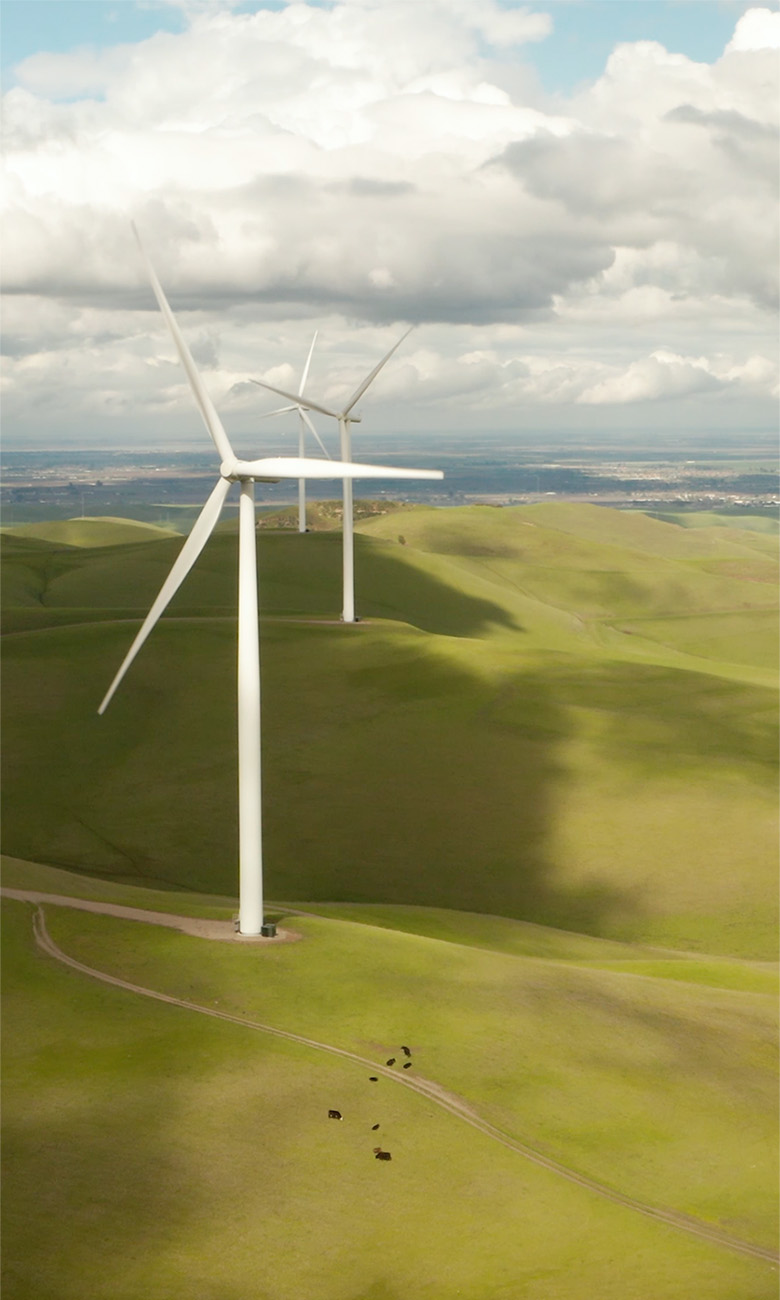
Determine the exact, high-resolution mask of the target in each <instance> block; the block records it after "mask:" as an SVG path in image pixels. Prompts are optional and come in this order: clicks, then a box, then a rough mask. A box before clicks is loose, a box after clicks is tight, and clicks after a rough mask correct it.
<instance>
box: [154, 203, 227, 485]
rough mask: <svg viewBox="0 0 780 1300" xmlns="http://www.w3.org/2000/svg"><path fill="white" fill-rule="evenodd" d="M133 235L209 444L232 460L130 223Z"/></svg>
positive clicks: (219, 423)
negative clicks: (209, 439) (212, 444)
mask: <svg viewBox="0 0 780 1300" xmlns="http://www.w3.org/2000/svg"><path fill="white" fill-rule="evenodd" d="M133 232H134V234H135V237H136V239H137V241H138V247H139V248H140V250H141V256H142V257H143V259H144V262H145V264H146V271H147V274H148V276H149V280H150V282H151V286H152V289H153V291H154V296H155V298H156V299H157V305H158V307H159V308H160V311H161V312H162V314H163V316H164V317H165V323H166V325H167V326H168V329H169V330H170V334H171V338H172V339H173V341H174V344H175V345H176V351H177V352H178V354H179V360H180V361H181V363H182V365H183V366H184V369H185V371H186V373H187V378H188V379H189V381H190V388H191V389H192V393H193V396H194V398H195V401H196V402H197V405H198V410H199V411H200V413H201V415H202V416H203V423H204V424H205V426H206V428H207V429H208V431H209V433H210V434H211V438H212V441H213V443H214V446H215V447H216V449H217V452H218V453H219V458H220V460H221V461H226V460H227V461H231V460H234V459H235V452H234V451H233V448H232V447H231V445H230V440H229V438H228V436H227V434H226V432H225V429H224V426H223V424H222V421H221V420H220V418H219V416H218V415H217V412H216V410H215V408H214V404H213V402H212V400H211V398H210V397H209V395H208V393H207V392H206V389H205V388H204V386H203V381H202V379H201V377H200V375H199V374H198V371H197V369H196V367H195V362H194V361H193V359H192V354H191V352H190V350H189V348H188V347H187V344H186V343H185V341H184V336H183V334H182V332H181V330H180V329H179V326H178V324H177V323H176V317H175V316H174V314H173V312H172V311H171V309H170V306H169V304H168V299H167V298H166V297H165V294H164V293H163V289H162V285H161V284H160V281H159V280H158V279H157V275H156V273H155V269H154V267H153V266H152V263H151V261H150V260H149V254H148V253H147V251H146V249H145V248H144V246H143V244H142V242H141V236H140V235H139V233H138V230H137V228H136V224H135V222H133Z"/></svg>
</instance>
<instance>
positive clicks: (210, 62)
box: [2, 0, 780, 454]
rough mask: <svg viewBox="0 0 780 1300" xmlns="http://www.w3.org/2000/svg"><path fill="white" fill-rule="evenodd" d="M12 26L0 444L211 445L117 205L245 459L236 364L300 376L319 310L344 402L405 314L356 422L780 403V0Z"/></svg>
mask: <svg viewBox="0 0 780 1300" xmlns="http://www.w3.org/2000/svg"><path fill="white" fill-rule="evenodd" d="M2 18H3V50H4V55H3V60H4V92H5V93H4V119H5V132H6V143H5V158H6V168H7V186H6V196H5V201H4V205H5V212H4V241H5V252H4V287H5V294H6V299H5V309H4V334H5V349H6V353H7V355H6V358H5V361H4V367H3V384H4V398H3V406H4V424H5V438H6V444H7V445H12V444H14V443H17V442H24V441H25V440H29V441H30V442H32V441H33V440H34V441H35V443H36V444H42V443H43V444H48V445H52V446H56V445H58V444H62V445H65V444H66V443H73V442H74V441H75V442H77V443H78V442H80V441H82V440H83V441H84V442H85V443H86V442H94V441H98V442H100V441H104V442H105V443H106V444H108V443H111V442H115V441H116V440H117V439H121V440H123V441H124V442H125V444H126V445H134V444H136V443H137V445H138V446H139V447H142V446H144V447H148V446H149V445H160V446H162V445H164V444H165V443H166V442H167V441H169V440H172V439H176V440H178V439H182V438H189V439H190V440H191V442H192V445H193V446H198V445H199V444H200V442H201V440H202V438H203V437H204V436H205V435H204V434H203V433H202V431H201V429H200V426H199V419H198V416H197V413H196V411H195V408H194V406H193V404H192V400H191V398H190V397H189V393H188V390H187V388H186V381H185V380H184V376H183V373H182V371H181V369H180V367H179V364H178V362H177V361H176V359H175V354H174V351H173V348H172V345H171V344H170V342H169V341H168V338H167V336H166V333H165V328H164V324H163V321H162V318H161V316H160V314H159V312H158V311H157V309H156V307H155V305H154V300H153V297H152V294H151V291H150V289H149V287H148V284H147V282H146V279H145V275H144V271H143V268H142V265H141V262H140V258H139V254H138V250H137V248H136V246H135V243H134V240H133V236H132V232H131V229H130V221H131V219H133V218H134V219H135V220H136V222H137V224H138V226H139V228H140V230H141V232H142V235H143V237H144V240H145V242H146V245H147V247H148V249H149V252H150V254H151V257H152V260H153V261H154V263H155V265H156V267H157V270H158V274H159V276H160V279H161V280H162V282H163V285H164V286H165V288H166V290H167V292H168V295H169V297H170V300H171V302H172V305H173V307H174V310H175V311H176V312H177V315H178V316H179V320H180V323H181V325H182V327H183V329H184V331H185V334H186V336H187V338H188V340H189V342H190V345H191V347H192V350H193V353H194V354H195V357H196V359H197V361H198V363H199V364H200V366H201V367H202V369H203V374H204V378H205V381H206V383H207V386H208V388H209V391H210V393H211V395H212V397H213V398H214V401H215V402H216V404H217V406H218V408H219V410H220V412H221V413H222V415H223V418H224V420H225V423H226V426H227V428H228V431H229V432H231V433H233V434H235V435H236V437H237V439H238V441H239V443H240V444H241V449H242V450H245V451H252V452H254V453H255V454H259V453H260V452H261V451H262V437H263V430H264V427H265V426H264V425H263V424H260V423H258V421H257V419H256V417H257V416H259V414H260V413H261V412H262V411H264V410H268V409H270V407H271V406H273V405H274V401H273V398H271V397H270V396H269V399H268V400H267V401H266V399H265V398H264V396H263V394H262V393H261V391H260V390H259V389H257V388H256V387H255V386H254V385H251V384H249V383H248V382H247V381H248V379H249V378H250V377H251V376H256V377H259V378H263V377H265V378H267V379H268V381H269V382H270V383H276V384H278V385H280V386H281V387H289V386H291V385H292V386H296V387H297V382H298V378H299V375H300V371H301V368H302V365H303V362H304V360H305V357H306V354H307V351H308V347H309V343H310V340H311V336H312V332H313V330H314V329H319V331H320V335H319V341H318V346H317V350H316V352H315V355H314V360H313V363H312V369H311V376H310V380H309V388H310V391H311V393H312V395H313V396H315V397H318V398H320V399H325V400H326V403H327V404H330V403H335V402H338V400H339V398H340V397H343V396H345V395H346V394H347V393H349V392H351V391H352V390H353V389H354V388H355V387H356V386H357V384H358V382H359V381H360V379H361V378H362V376H363V374H364V373H365V372H367V371H368V370H370V369H371V368H372V366H373V365H374V363H375V361H376V360H377V359H378V358H379V357H380V356H381V355H382V353H383V352H385V351H386V350H387V349H388V348H389V347H390V346H391V344H392V342H393V341H394V339H395V338H396V337H398V335H399V334H400V333H401V332H402V331H403V330H404V328H405V327H406V325H407V323H411V322H414V323H415V324H416V325H417V329H416V330H415V331H414V332H413V333H412V334H411V336H410V337H409V339H407V340H406V342H405V343H404V344H403V346H402V348H401V349H399V351H398V353H397V354H396V355H395V357H394V358H393V360H392V361H391V362H390V364H389V365H388V367H387V369H386V370H385V371H383V372H382V375H381V376H380V378H379V379H378V380H377V383H376V386H375V387H374V388H372V389H371V390H370V391H369V393H368V394H367V395H366V397H365V398H364V399H363V400H362V403H361V406H362V414H363V426H362V428H363V432H364V434H365V435H366V436H367V437H370V435H371V434H372V433H376V434H378V435H380V436H383V437H386V436H387V434H388V433H389V432H392V431H393V430H396V429H397V430H404V431H407V430H425V429H426V428H431V429H437V430H446V429H450V428H451V429H453V430H455V429H460V430H474V431H490V430H493V429H506V430H514V429H516V430H518V431H521V432H523V433H524V436H527V435H528V433H529V432H532V431H534V430H538V431H539V433H540V437H542V436H543V434H544V432H545V431H551V430H553V431H554V430H571V429H581V430H583V431H588V430H594V431H596V430H602V429H604V430H620V429H626V430H637V429H645V430H647V431H648V439H652V432H653V430H663V431H664V433H665V434H666V435H668V433H669V430H670V429H671V430H674V429H680V430H688V429H717V430H723V429H731V430H734V431H737V432H738V431H739V430H741V429H757V428H765V429H766V428H771V427H773V426H774V425H775V424H776V416H777V342H776V340H777V288H776V274H777V206H778V205H777V199H778V178H777V166H778V141H777V120H776V119H777V107H778V87H777V80H778V47H779V46H780V14H779V13H778V11H777V9H776V8H775V7H772V8H768V7H751V6H750V5H748V4H745V3H741V2H736V3H731V2H730V0H692V2H688V0H654V2H652V3H649V2H645V0H600V2H599V3H591V2H590V0H556V2H555V3H551V4H545V3H540V4H538V5H537V6H533V5H525V4H523V5H520V4H517V3H514V2H513V0H329V2H328V3H314V2H313V0H310V3H308V4H305V3H284V0H274V2H273V3H271V2H269V3H266V4H262V3H259V2H258V0H252V2H251V3H249V2H242V3H238V4H230V3H227V2H226V0H216V2H215V3H191V2H190V0H177V2H176V3H162V2H159V3H157V2H153V0H143V2H142V0H138V3H135V0H120V2H119V3H117V2H116V0H109V2H107V3H104V2H103V0H88V2H85V0H81V2H79V3H75V2H74V3H71V2H70V0H24V2H23V3H17V0H3V4H2ZM319 423H320V427H321V428H322V431H323V433H324V434H326V435H327V434H329V433H330V431H329V430H328V428H327V421H326V420H325V419H324V418H323V417H320V421H319ZM254 430H258V432H256V433H255V432H253V431H254ZM247 434H248V435H250V436H249V438H248V440H247V436H246V435H247ZM242 435H244V437H243V441H242ZM250 444H251V445H250Z"/></svg>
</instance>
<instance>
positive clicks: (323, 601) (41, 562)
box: [5, 532, 520, 636]
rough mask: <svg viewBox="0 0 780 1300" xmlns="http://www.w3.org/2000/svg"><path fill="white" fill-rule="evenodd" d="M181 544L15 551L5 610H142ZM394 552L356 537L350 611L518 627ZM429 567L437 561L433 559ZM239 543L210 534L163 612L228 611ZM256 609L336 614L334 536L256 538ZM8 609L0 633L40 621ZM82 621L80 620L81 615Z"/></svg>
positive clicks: (426, 622) (475, 626)
mask: <svg viewBox="0 0 780 1300" xmlns="http://www.w3.org/2000/svg"><path fill="white" fill-rule="evenodd" d="M181 547H182V541H181V540H180V539H170V540H162V541H154V542H142V543H138V544H133V543H130V544H126V545H122V546H114V547H102V548H98V547H95V548H92V549H89V550H87V549H83V550H79V549H76V548H68V549H67V551H62V550H58V551H55V550H54V549H53V548H51V547H46V548H45V549H44V550H43V551H40V550H39V549H38V548H34V549H32V550H30V551H29V552H27V553H24V552H22V551H17V553H16V554H15V555H14V556H13V557H11V558H10V559H9V561H8V563H7V565H6V568H7V570H8V578H7V585H6V589H5V593H6V594H5V603H6V605H7V606H9V607H12V606H19V607H21V609H24V608H30V607H31V608H33V609H35V610H36V611H39V612H40V610H41V608H45V609H47V610H49V609H50V610H51V611H52V618H51V622H52V623H58V622H61V621H62V619H61V615H60V611H62V610H69V609H73V608H76V609H78V610H86V609H89V608H92V609H94V610H95V617H96V618H105V617H106V613H105V611H108V610H110V611H112V614H113V616H115V617H120V616H127V611H128V610H132V609H134V608H135V609H137V610H138V614H139V617H140V616H142V615H144V614H145V613H146V611H147V610H148V609H149V607H150V606H151V604H152V602H153V600H154V599H155V597H156V595H157V593H158V591H159V590H160V587H161V586H162V584H163V582H164V580H165V578H166V577H167V575H168V572H169V571H170V568H171V566H172V565H173V563H174V560H175V558H176V556H177V555H178V553H179V551H180V550H181ZM398 550H399V548H395V547H392V546H390V545H389V544H388V543H385V542H378V541H376V540H375V539H373V538H367V537H362V536H361V535H360V534H358V535H356V537H355V584H356V601H357V609H358V614H360V615H363V616H364V617H369V616H372V615H373V616H374V617H384V618H394V619H399V620H402V621H404V622H407V623H410V624H412V625H413V626H416V627H420V628H423V629H425V630H426V631H431V632H439V633H443V634H445V635H449V636H475V635H477V634H478V633H479V632H480V631H482V630H484V629H486V628H488V627H490V626H491V625H495V624H499V625H502V626H506V627H512V628H514V629H515V630H520V629H519V628H518V627H517V624H516V623H515V622H514V621H513V620H512V618H511V617H510V615H509V614H508V613H507V610H506V609H505V608H504V607H503V606H501V605H499V604H496V603H494V602H492V601H489V600H484V599H481V598H479V597H474V596H470V595H468V594H467V593H465V592H463V591H462V590H461V589H460V587H459V586H458V585H457V583H456V582H455V583H452V584H450V583H447V582H446V581H442V580H441V579H440V578H439V577H437V576H435V575H434V574H433V573H431V572H427V571H426V569H425V567H424V566H425V560H424V557H419V556H418V560H420V563H421V564H422V567H420V565H418V564H416V563H414V562H408V563H407V562H405V561H404V559H403V554H402V553H398V554H397V553H396V551H398ZM433 562H434V563H435V560H434V561H433ZM237 563H238V559H237V549H236V538H235V536H232V535H226V534H217V535H215V536H213V537H212V538H211V539H210V540H209V542H208V544H207V545H206V547H205V549H204V550H203V552H202V554H201V555H200V557H199V559H198V562H197V564H196V565H195V567H194V568H193V569H192V571H191V573H190V574H188V576H187V578H186V579H185V581H184V584H183V585H182V587H181V589H180V590H179V592H178V593H177V594H176V596H175V597H174V599H173V600H172V602H171V604H170V606H169V608H168V611H167V613H166V615H165V616H164V617H189V616H203V615H209V614H216V615H219V616H225V615H231V616H234V615H235V609H236V599H237ZM258 568H259V583H260V608H261V611H262V613H263V614H267V615H269V614H270V615H311V616H312V617H327V618H338V617H339V615H340V612H341V607H342V537H341V533H335V532H334V533H305V534H299V533H292V534H290V533H278V534H275V533H271V532H260V533H259V534H258ZM45 621H46V619H45V617H42V616H40V613H39V618H38V620H37V621H33V620H31V618H29V617H28V618H26V619H25V617H24V614H23V613H21V614H20V616H19V618H18V619H17V620H16V621H14V611H13V608H9V622H8V624H7V630H13V629H15V628H17V627H18V628H19V629H22V628H24V627H26V626H40V625H41V624H42V623H45ZM79 621H81V620H79Z"/></svg>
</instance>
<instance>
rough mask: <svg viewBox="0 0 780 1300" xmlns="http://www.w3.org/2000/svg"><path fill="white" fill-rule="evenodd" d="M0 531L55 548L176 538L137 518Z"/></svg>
mask: <svg viewBox="0 0 780 1300" xmlns="http://www.w3.org/2000/svg"><path fill="white" fill-rule="evenodd" d="M0 532H2V533H4V534H8V535H10V536H11V537H14V538H18V539H22V538H32V539H33V540H36V541H43V542H52V543H53V544H54V545H56V546H89V547H92V546H122V545H123V544H125V543H133V542H151V541H160V540H161V539H162V538H166V537H176V536H177V533H176V530H175V529H173V528H162V527H161V526H160V525H159V524H152V523H146V522H143V521H141V520H139V519H115V518H112V517H111V516H110V515H105V516H102V515H96V516H82V517H80V518H78V519H56V520H51V521H49V522H46V523H31V524H17V525H16V526H15V527H14V528H4V529H1V530H0Z"/></svg>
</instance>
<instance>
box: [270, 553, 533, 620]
mask: <svg viewBox="0 0 780 1300" xmlns="http://www.w3.org/2000/svg"><path fill="white" fill-rule="evenodd" d="M411 556H412V557H413V558H411V559H410V560H409V559H407V558H406V557H405V555H404V548H403V547H399V546H393V545H390V544H389V543H387V542H377V541H376V539H374V538H370V537H363V536H361V535H360V534H359V533H358V534H356V536H355V603H356V608H357V613H358V615H359V616H361V617H363V618H371V617H374V618H390V619H397V620H399V621H400V622H404V623H409V624H411V626H412V627H419V628H421V629H422V630H423V631H426V632H436V633H439V634H442V635H445V636H478V635H479V633H480V632H483V631H485V630H486V629H487V628H489V627H490V626H491V625H496V624H498V625H500V626H503V627H508V628H513V629H514V630H515V631H522V629H521V628H520V627H519V625H518V624H517V623H516V622H515V621H514V619H513V618H512V616H511V615H510V614H509V612H508V611H507V610H506V608H504V606H502V605H499V604H497V603H495V602H494V601H490V600H484V599H482V598H480V597H478V596H472V595H469V594H468V593H467V592H465V591H463V589H462V588H461V587H460V586H458V585H456V583H455V581H453V583H450V582H447V581H444V580H442V579H441V578H439V577H437V576H436V574H435V573H434V572H432V571H431V569H432V568H433V567H434V566H435V565H436V564H437V563H440V560H439V559H438V557H436V556H425V555H423V554H421V553H420V552H411ZM258 561H259V567H260V604H261V609H262V611H263V613H264V614H269V615H280V614H282V615H284V614H302V613H303V614H306V613H308V614H311V615H313V616H317V615H319V616H322V615H326V616H329V617H338V616H339V613H340V611H341V606H342V537H341V533H307V534H303V535H302V534H295V533H293V534H289V533H282V534H273V533H262V534H260V539H259V549H258ZM426 565H427V566H428V567H426ZM456 578H457V575H456V573H455V572H454V571H453V579H454V580H455V579H456Z"/></svg>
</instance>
